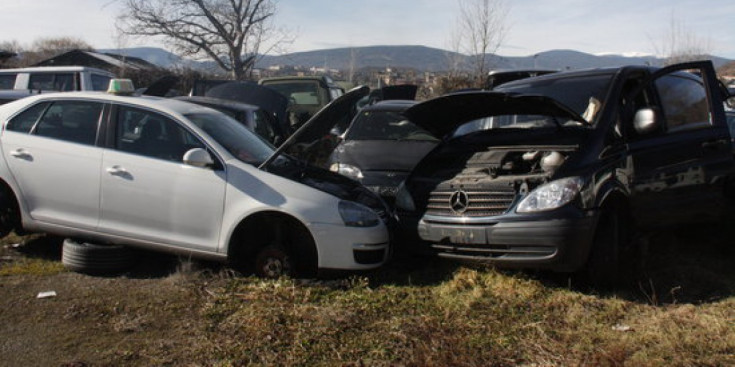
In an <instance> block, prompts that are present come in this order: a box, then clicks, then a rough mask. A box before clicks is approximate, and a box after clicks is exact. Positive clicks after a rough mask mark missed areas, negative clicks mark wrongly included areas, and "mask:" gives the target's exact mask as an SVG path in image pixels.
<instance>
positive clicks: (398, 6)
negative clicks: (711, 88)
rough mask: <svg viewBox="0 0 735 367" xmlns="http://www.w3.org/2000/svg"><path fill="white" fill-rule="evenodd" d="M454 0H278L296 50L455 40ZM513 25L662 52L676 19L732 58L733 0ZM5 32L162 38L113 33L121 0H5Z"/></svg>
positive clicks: (632, 0) (515, 37)
mask: <svg viewBox="0 0 735 367" xmlns="http://www.w3.org/2000/svg"><path fill="white" fill-rule="evenodd" d="M457 4H458V2H457V1H456V0H360V1H346V0H277V7H278V14H277V17H276V20H277V23H278V24H279V25H280V26H284V27H286V28H288V29H290V31H291V33H292V34H294V35H295V36H296V41H295V42H294V44H293V45H291V47H290V48H289V51H292V52H295V51H306V50H315V49H324V48H335V47H357V46H370V45H425V46H429V47H436V48H443V49H451V47H450V34H451V33H452V30H453V29H454V28H455V26H454V25H455V19H456V16H457V12H458V10H457V9H458V5H457ZM507 4H508V5H509V14H508V17H507V25H508V26H509V30H508V32H507V36H506V39H505V42H504V44H503V46H502V47H501V48H500V50H499V52H498V53H499V54H500V55H503V56H526V55H533V54H535V53H538V52H541V51H547V50H552V49H574V50H578V51H582V52H588V53H593V54H599V53H617V54H624V53H644V54H655V53H656V52H657V51H658V50H661V49H662V48H663V45H665V44H666V43H665V41H664V39H665V37H666V35H667V34H671V33H672V32H671V29H672V26H671V23H672V20H674V21H675V23H677V24H678V25H679V27H680V28H684V29H685V30H686V31H687V33H688V34H690V35H692V36H694V37H696V38H697V39H699V40H701V41H702V43H703V44H704V45H705V48H706V49H709V50H710V51H711V53H712V54H714V55H717V56H722V57H727V58H731V59H735V0H708V1H702V0H607V1H605V0H513V1H511V0H507ZM0 8H1V9H2V11H1V12H0V41H10V40H16V41H18V42H20V43H21V44H23V45H30V43H31V42H32V41H33V40H35V39H39V38H49V37H62V36H71V37H76V38H81V39H83V40H85V41H87V42H88V43H90V44H91V45H93V46H94V47H96V48H117V47H133V46H140V45H147V46H156V47H161V44H160V43H158V41H157V40H155V39H142V40H135V39H128V40H126V41H124V42H120V41H119V40H118V39H117V37H115V28H114V22H115V15H116V13H117V12H118V11H119V9H120V0H53V1H41V0H0Z"/></svg>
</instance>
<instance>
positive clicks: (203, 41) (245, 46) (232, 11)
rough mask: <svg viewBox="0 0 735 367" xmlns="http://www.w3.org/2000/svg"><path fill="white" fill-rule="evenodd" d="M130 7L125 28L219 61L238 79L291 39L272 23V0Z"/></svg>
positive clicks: (171, 1) (184, 0)
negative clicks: (257, 62) (156, 37)
mask: <svg viewBox="0 0 735 367" xmlns="http://www.w3.org/2000/svg"><path fill="white" fill-rule="evenodd" d="M125 8H126V10H125V13H124V14H123V15H122V16H121V17H120V18H119V19H118V20H119V23H118V26H119V28H120V30H121V32H123V33H125V34H128V35H133V36H160V37H163V38H164V39H165V40H166V41H167V42H169V43H168V44H169V45H171V47H172V49H173V51H174V52H177V53H179V54H180V55H182V56H186V57H206V58H209V59H211V60H214V61H215V62H216V63H217V65H218V66H219V67H220V68H221V69H223V70H225V71H227V72H228V73H230V75H231V76H232V78H233V79H237V80H242V79H245V78H246V77H247V76H248V73H249V72H250V71H251V70H252V67H253V65H254V64H255V61H256V59H257V58H258V57H259V55H262V54H263V53H266V52H269V51H273V50H275V49H277V48H278V47H281V46H282V45H284V44H286V43H288V42H290V41H291V40H290V39H289V37H288V35H286V34H285V32H283V31H282V30H279V29H276V28H275V27H274V25H273V22H272V21H273V17H274V15H275V13H276V8H275V3H274V1H273V0H125ZM266 44H267V45H266ZM264 48H267V50H264Z"/></svg>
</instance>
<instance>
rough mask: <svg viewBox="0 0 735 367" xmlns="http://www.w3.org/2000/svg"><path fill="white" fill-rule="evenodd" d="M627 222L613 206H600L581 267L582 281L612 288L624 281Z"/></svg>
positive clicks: (598, 286) (601, 287)
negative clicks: (584, 262)
mask: <svg viewBox="0 0 735 367" xmlns="http://www.w3.org/2000/svg"><path fill="white" fill-rule="evenodd" d="M627 227H628V224H627V222H626V221H625V219H624V216H623V215H622V214H621V212H620V210H618V208H617V207H616V206H611V207H608V208H605V209H603V211H602V213H601V214H600V219H599V221H598V223H597V228H596V230H595V236H594V239H593V243H592V248H591V250H590V255H589V257H588V259H587V264H585V266H584V268H583V273H582V274H581V275H582V277H583V281H584V283H586V284H588V285H590V286H593V287H595V288H599V289H613V288H616V287H618V286H620V285H621V284H623V283H624V282H625V279H627V277H628V276H629V275H630V274H625V270H624V269H625V268H627V266H625V265H626V264H625V262H626V261H627V260H625V259H623V254H624V253H625V249H626V248H627V246H628V245H629V243H628V242H629V239H628V235H627V234H628V231H627V229H628V228H627Z"/></svg>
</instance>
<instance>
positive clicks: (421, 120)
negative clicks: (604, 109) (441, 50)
mask: <svg viewBox="0 0 735 367" xmlns="http://www.w3.org/2000/svg"><path fill="white" fill-rule="evenodd" d="M403 114H404V115H405V116H406V117H408V119H409V120H411V122H413V123H415V124H416V125H418V126H420V127H421V128H423V129H424V130H426V131H428V132H429V133H431V134H432V135H434V136H436V137H437V138H439V139H442V138H444V137H445V136H446V135H447V134H449V133H451V132H452V131H454V130H455V129H456V128H457V127H459V126H460V125H462V124H464V123H467V122H470V121H473V120H476V119H480V118H484V117H490V116H502V115H544V116H554V117H558V118H564V119H571V120H574V121H578V122H580V123H582V124H585V125H587V124H589V123H588V122H587V121H586V120H585V119H584V118H583V117H582V116H580V115H579V114H578V113H576V112H574V111H573V110H572V109H570V108H569V107H567V106H565V105H563V104H561V103H559V102H558V101H556V100H554V99H552V98H549V97H545V96H539V95H526V94H514V93H500V92H482V91H472V92H462V93H455V94H449V95H445V96H442V97H438V98H434V99H431V100H429V101H426V102H423V103H419V104H417V105H415V106H413V107H411V108H409V109H407V110H406V111H405V112H404V113H403Z"/></svg>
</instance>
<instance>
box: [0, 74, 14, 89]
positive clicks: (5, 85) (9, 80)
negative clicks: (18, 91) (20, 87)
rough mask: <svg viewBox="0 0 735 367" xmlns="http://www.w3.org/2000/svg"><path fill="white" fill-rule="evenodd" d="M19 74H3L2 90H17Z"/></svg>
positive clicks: (1, 79)
mask: <svg viewBox="0 0 735 367" xmlns="http://www.w3.org/2000/svg"><path fill="white" fill-rule="evenodd" d="M17 75H18V74H3V75H0V89H13V88H15V77H16V76H17Z"/></svg>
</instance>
